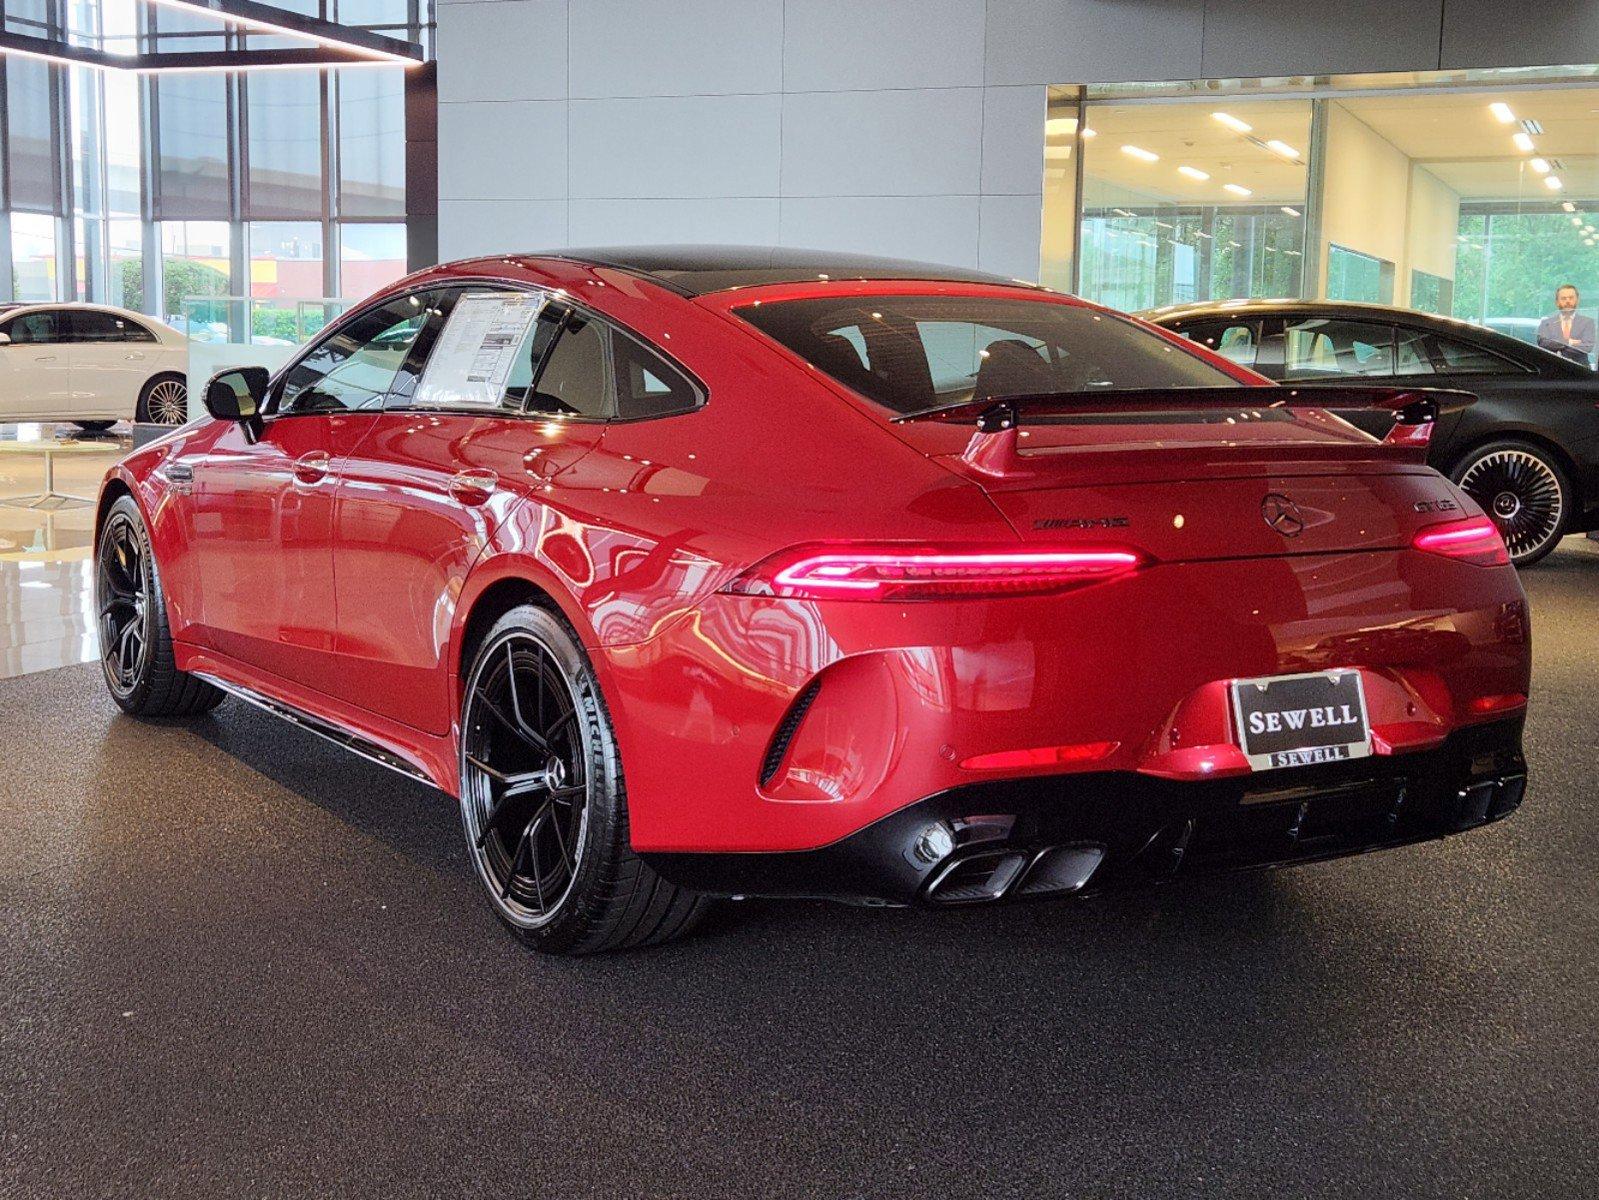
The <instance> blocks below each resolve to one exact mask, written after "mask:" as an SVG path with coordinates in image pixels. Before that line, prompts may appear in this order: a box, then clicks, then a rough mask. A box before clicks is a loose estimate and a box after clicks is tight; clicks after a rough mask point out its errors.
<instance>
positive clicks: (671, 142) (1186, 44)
mask: <svg viewBox="0 0 1599 1200" xmlns="http://www.w3.org/2000/svg"><path fill="white" fill-rule="evenodd" d="M436 19H437V23H438V30H437V47H438V60H439V79H438V87H439V213H438V220H439V251H440V254H441V256H442V257H444V258H454V257H460V256H464V255H469V254H474V253H479V252H489V251H502V250H511V249H533V248H538V247H554V246H561V245H595V244H604V243H627V242H650V241H672V242H681V241H707V240H716V241H735V242H751V243H757V244H767V243H775V244H787V245H815V246H826V247H832V248H839V249H861V250H874V251H880V252H883V253H889V254H897V255H905V256H911V257H918V258H927V259H932V260H936V261H942V262H949V263H955V264H960V265H977V266H981V267H984V268H986V269H990V270H994V271H998V272H1000V273H1003V274H1008V275H1015V276H1021V277H1027V278H1036V277H1037V276H1038V273H1039V249H1040V242H1041V240H1042V237H1043V231H1042V230H1041V228H1040V210H1041V208H1042V205H1043V187H1044V181H1043V162H1044V112H1045V104H1046V94H1045V89H1046V87H1047V85H1050V84H1062V83H1085V84H1090V83H1103V82H1121V81H1129V80H1178V79H1198V78H1217V77H1221V78H1228V77H1248V76H1263V75H1277V76H1280V75H1283V74H1311V73H1329V72H1357V71H1413V70H1427V71H1432V70H1439V69H1452V68H1479V67H1506V66H1537V65H1555V64H1562V63H1571V62H1593V61H1599V20H1595V19H1594V17H1593V15H1592V8H1591V6H1588V5H1584V4H1574V3H1559V2H1554V0H1528V2H1526V3H1522V4H1519V5H1517V6H1516V8H1515V12H1514V16H1513V19H1509V20H1507V17H1506V10H1505V7H1504V5H1503V4H1502V3H1496V2H1494V0H1431V2H1426V0H1424V2H1421V3H1411V4H1403V5H1398V4H1392V3H1388V2H1385V0H1328V2H1326V3H1318V4H1314V5H1312V4H1305V3H1291V4H1283V5H1275V6H1265V5H1261V4H1258V3H1251V2H1250V0H871V2H870V3H861V2H859V0H679V2H677V3H672V4H661V3H655V2H652V0H438V4H437V13H436ZM1404 257H1405V256H1404V255H1402V254H1401V255H1399V256H1398V258H1399V259H1403V258H1404ZM1396 261H1397V260H1396Z"/></svg>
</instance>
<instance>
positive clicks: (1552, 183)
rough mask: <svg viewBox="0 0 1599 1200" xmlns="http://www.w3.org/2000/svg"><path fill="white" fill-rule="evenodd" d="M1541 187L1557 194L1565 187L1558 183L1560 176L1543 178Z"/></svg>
mask: <svg viewBox="0 0 1599 1200" xmlns="http://www.w3.org/2000/svg"><path fill="white" fill-rule="evenodd" d="M1543 185H1544V187H1546V188H1548V189H1549V190H1550V191H1551V192H1558V191H1559V190H1560V189H1561V188H1563V187H1565V186H1566V185H1565V184H1563V183H1561V182H1560V176H1558V175H1545V176H1544V177H1543Z"/></svg>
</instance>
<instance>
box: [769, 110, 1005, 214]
mask: <svg viewBox="0 0 1599 1200" xmlns="http://www.w3.org/2000/svg"><path fill="white" fill-rule="evenodd" d="M982 109H983V90H982V89H981V88H935V89H917V90H910V91H891V92H806V93H801V94H797V95H789V96H786V97H784V103H783V195H785V196H918V195H920V196H935V195H948V194H958V193H968V192H969V193H975V192H977V190H978V187H979V182H980V179H981V174H982V170H981V168H982V141H983V112H982Z"/></svg>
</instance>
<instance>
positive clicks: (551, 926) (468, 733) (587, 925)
mask: <svg viewBox="0 0 1599 1200" xmlns="http://www.w3.org/2000/svg"><path fill="white" fill-rule="evenodd" d="M461 824H462V828H463V830H464V832H465V834H466V848H467V854H468V855H469V856H470V858H471V859H472V863H473V866H474V869H475V870H476V872H477V876H478V880H479V882H480V883H482V885H483V889H484V892H485V894H486V895H487V896H488V899H489V903H490V904H491V905H492V906H493V909H494V912H495V915H496V916H498V917H499V919H500V920H501V922H503V923H504V924H505V925H506V927H507V928H509V929H510V930H511V931H512V932H513V933H514V934H515V935H516V936H517V937H518V938H520V939H521V940H522V941H523V942H525V943H526V944H527V945H529V946H531V947H533V948H534V949H536V950H540V951H543V952H545V953H548V954H572V955H576V954H592V953H594V952H595V951H599V950H619V949H625V948H629V947H634V946H647V945H657V944H659V943H662V942H666V941H670V940H671V939H673V938H675V937H679V936H681V935H682V934H684V933H687V932H688V930H689V929H690V928H692V927H693V925H694V924H695V923H696V922H697V921H698V920H699V918H700V916H701V914H702V913H703V912H704V909H705V907H706V905H707V903H708V902H707V901H706V900H705V899H704V898H703V897H701V896H699V895H697V894H696V893H693V892H688V891H685V890H683V889H681V888H678V887H675V886H673V885H672V884H670V883H667V882H666V881H665V880H664V879H662V878H661V877H660V876H659V875H657V874H656V873H655V872H654V871H653V870H651V869H650V867H649V866H647V865H646V864H645V863H644V862H643V861H642V860H641V859H639V857H638V856H637V855H635V854H634V853H633V850H632V845H631V841H630V838H629V833H628V816H627V787H626V784H625V783H624V781H623V777H622V762H621V758H620V755H619V754H618V752H617V747H616V738H615V734H614V729H613V726H612V723H611V717H610V713H609V712H608V711H607V709H606V707H605V700H604V698H603V697H602V696H601V695H600V691H599V686H598V684H597V682H596V681H595V678H594V672H593V669H592V668H591V667H590V665H589V661H588V658H587V656H586V655H585V654H584V653H583V648H582V646H581V645H580V644H579V642H578V640H577V637H576V636H575V635H574V634H573V632H572V630H571V629H570V628H569V627H568V626H567V625H566V624H565V622H563V621H562V620H560V619H559V618H558V617H556V616H554V615H553V614H551V613H549V612H547V611H546V610H544V609H542V608H538V607H536V606H534V605H523V606H521V607H518V608H514V609H512V610H511V611H510V612H508V613H506V614H505V615H504V616H503V617H501V618H500V619H499V620H498V621H497V622H495V624H494V626H493V628H491V629H490V630H489V631H488V633H487V634H486V635H485V636H484V638H483V640H482V643H481V644H480V645H479V646H478V648H477V650H476V652H475V654H474V655H473V658H472V665H471V668H470V669H469V670H468V672H467V676H466V689H465V695H464V698H463V700H462V712H461Z"/></svg>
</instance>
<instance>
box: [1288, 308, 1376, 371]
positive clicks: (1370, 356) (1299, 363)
mask: <svg viewBox="0 0 1599 1200" xmlns="http://www.w3.org/2000/svg"><path fill="white" fill-rule="evenodd" d="M1283 335H1284V341H1283V356H1284V357H1283V377H1284V378H1285V379H1325V378H1329V377H1345V376H1369V375H1392V374H1393V373H1394V334H1393V329H1392V327H1390V326H1387V325H1377V324H1372V323H1369V322H1366V321H1343V320H1328V319H1325V318H1322V317H1310V318H1307V319H1305V320H1302V321H1294V322H1291V323H1290V324H1289V325H1288V326H1287V328H1286V329H1285V330H1284V331H1283Z"/></svg>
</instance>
